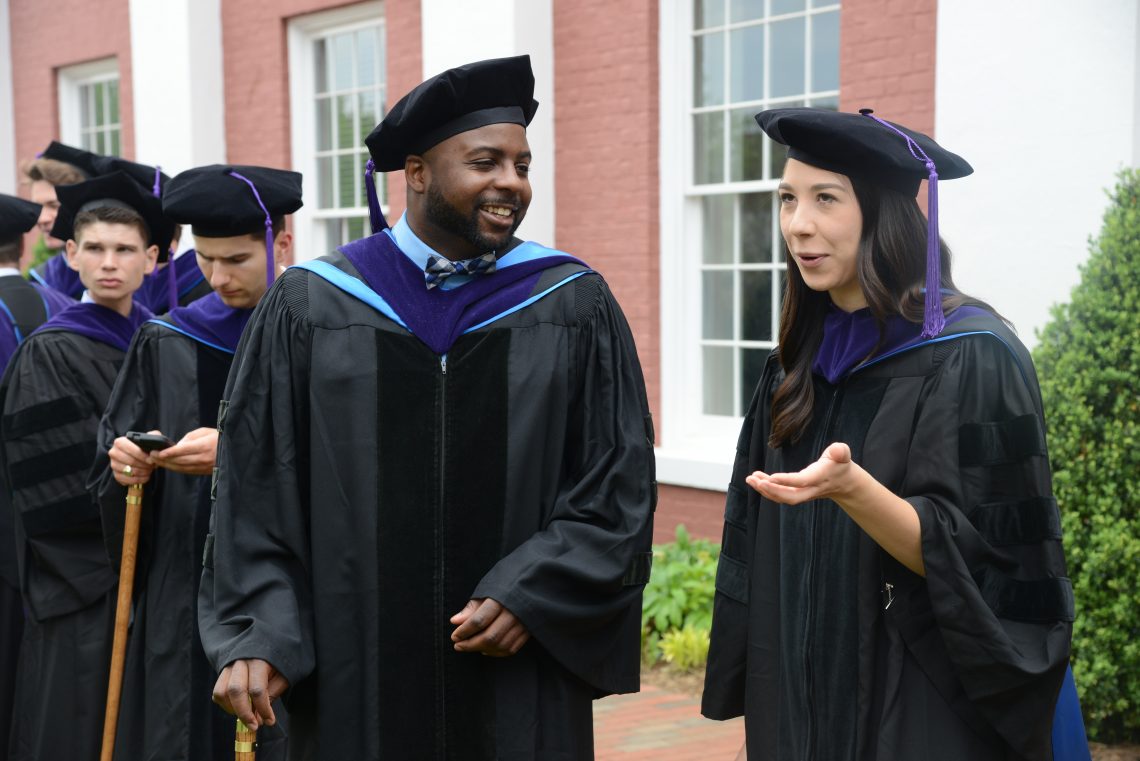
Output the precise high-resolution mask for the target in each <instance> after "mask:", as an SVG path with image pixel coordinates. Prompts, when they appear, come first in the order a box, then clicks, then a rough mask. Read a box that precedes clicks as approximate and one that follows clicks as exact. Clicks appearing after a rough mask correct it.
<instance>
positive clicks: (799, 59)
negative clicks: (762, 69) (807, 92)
mask: <svg viewBox="0 0 1140 761" xmlns="http://www.w3.org/2000/svg"><path fill="white" fill-rule="evenodd" d="M771 27H772V39H771V43H772V57H771V65H770V67H769V71H770V72H771V79H772V83H771V84H772V88H771V92H770V93H769V95H770V96H771V97H773V98H779V97H782V96H784V95H797V94H799V93H802V92H803V91H804V18H803V16H800V17H798V18H791V19H788V20H787V21H776V22H773V23H772V24H771Z"/></svg>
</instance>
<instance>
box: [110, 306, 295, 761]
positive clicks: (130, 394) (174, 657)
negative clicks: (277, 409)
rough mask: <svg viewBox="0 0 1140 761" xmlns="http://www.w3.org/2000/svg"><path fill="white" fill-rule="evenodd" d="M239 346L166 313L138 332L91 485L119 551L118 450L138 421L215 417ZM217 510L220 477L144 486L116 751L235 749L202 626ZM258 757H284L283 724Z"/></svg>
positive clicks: (173, 754) (164, 426)
mask: <svg viewBox="0 0 1140 761" xmlns="http://www.w3.org/2000/svg"><path fill="white" fill-rule="evenodd" d="M232 360H233V355H232V354H230V353H228V352H226V351H224V350H223V349H222V348H220V347H218V348H215V347H213V346H209V345H207V344H206V343H203V342H201V341H197V340H195V339H193V338H191V337H189V336H188V335H186V334H184V333H182V332H179V331H177V330H173V329H171V328H168V327H165V326H163V325H158V324H155V323H153V322H152V323H146V324H144V325H143V326H142V327H141V328H139V331H138V333H136V334H135V338H134V341H133V342H132V343H131V347H130V349H128V350H127V356H126V360H125V362H124V363H123V368H122V370H121V371H120V372H119V376H118V379H117V380H116V382H115V387H114V389H113V391H112V392H111V397H110V401H108V403H107V409H106V412H105V413H104V415H103V419H102V422H101V423H100V425H99V433H98V454H97V455H96V458H95V465H94V468H93V469H92V471H91V474H92V479H91V482H90V484H89V486H90V488H91V489H92V490H93V491H94V492H95V494H96V495H97V496H98V500H99V506H100V510H101V512H102V519H103V530H104V537H105V540H106V542H107V550H108V553H109V555H110V557H111V559H112V561H113V563H114V565H115V567H116V570H117V569H118V560H119V558H120V557H121V556H122V539H123V520H124V518H125V515H126V511H125V508H124V505H125V502H124V498H125V497H126V489H125V488H124V487H122V486H120V485H119V484H118V483H117V482H116V481H115V479H114V476H113V475H112V474H111V470H110V466H109V459H108V457H107V450H109V449H110V448H111V446H112V445H113V444H114V441H115V438H116V437H118V436H122V435H123V434H124V433H126V432H127V431H150V430H155V429H157V430H160V431H162V432H163V433H165V434H166V435H167V436H169V437H171V438H172V439H175V440H178V439H180V438H181V437H182V436H184V435H185V434H187V433H189V432H190V431H192V430H194V429H196V428H202V427H211V428H212V427H214V426H215V425H216V422H217V412H218V403H219V402H220V401H221V398H222V391H223V389H224V388H225V383H226V376H227V374H228V373H229V370H230V362H231V361H232ZM209 517H210V479H209V477H208V476H192V475H185V474H182V473H174V472H172V471H168V470H164V469H162V468H159V469H157V470H156V471H155V474H154V476H153V477H152V478H151V480H150V481H149V482H148V483H147V484H146V486H145V487H144V490H143V512H142V520H141V523H140V529H139V554H138V565H137V566H136V568H135V587H134V598H135V599H134V608H133V611H132V612H133V615H132V618H131V628H130V637H129V639H128V640H127V655H126V665H125V669H124V677H123V693H122V701H121V704H120V711H119V727H118V734H117V736H116V740H115V758H116V759H121V760H122V761H127V760H128V759H129V760H130V761H174V760H175V759H178V760H180V761H197V760H198V759H215V758H224V757H226V756H227V754H230V753H233V739H234V720H233V717H231V716H229V715H228V714H226V713H225V712H224V711H222V709H221V708H219V707H217V706H216V705H214V704H213V701H212V700H211V690H212V689H213V686H214V680H215V678H216V676H217V675H216V673H215V672H214V669H213V667H212V666H211V665H210V664H209V662H208V661H207V659H206V654H205V652H203V650H202V644H201V640H200V639H199V637H198V619H197V599H198V582H199V579H200V577H201V575H202V549H203V546H204V544H205V540H206V532H207V528H208V525H209ZM259 741H260V747H259V748H258V759H259V760H260V759H267V760H269V759H273V758H284V748H283V746H282V744H281V730H280V729H278V728H270V729H266V730H263V731H262V732H261V733H260V736H259Z"/></svg>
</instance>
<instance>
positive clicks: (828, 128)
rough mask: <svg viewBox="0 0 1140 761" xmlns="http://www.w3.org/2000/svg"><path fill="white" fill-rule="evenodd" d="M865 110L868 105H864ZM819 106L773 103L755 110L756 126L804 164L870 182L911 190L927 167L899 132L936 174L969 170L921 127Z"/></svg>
mask: <svg viewBox="0 0 1140 761" xmlns="http://www.w3.org/2000/svg"><path fill="white" fill-rule="evenodd" d="M864 110H867V109H864ZM870 113H871V112H870V111H869V110H867V114H862V113H860V114H848V113H843V112H839V111H827V110H824V109H817V108H774V109H771V110H769V111H761V112H760V113H758V114H756V121H757V122H758V123H759V124H760V129H762V130H764V132H765V133H767V135H768V137H770V138H772V139H773V140H775V141H776V142H777V143H783V144H784V145H786V146H788V157H789V158H793V159H796V160H798V161H802V162H804V163H805V164H811V165H812V166H815V167H819V168H820V169H826V170H828V171H829V172H837V173H839V174H844V175H848V176H850V175H856V176H858V177H860V178H863V179H866V180H868V181H870V182H874V183H877V184H879V185H885V186H887V187H889V188H892V189H894V190H897V191H899V192H900V193H906V194H908V195H911V196H913V195H915V194H916V193H918V188H919V185H920V183H921V182H922V180H925V179H927V177H928V175H929V171H928V170H927V168H926V166H925V163H924V161H923V160H922V159H921V158H920V156H919V154H918V153H915V152H913V151H912V150H911V149H910V144H909V143H908V142H907V141H906V140H905V139H904V138H903V137H902V135H905V136H906V137H909V138H910V139H911V140H913V141H914V142H915V143H916V144H917V145H918V147H919V148H921V149H922V151H923V152H924V153H925V154H926V155H927V156H929V157H930V159H931V160H932V161H934V164H935V166H937V168H938V178H939V179H942V180H953V179H956V178H958V177H965V176H966V175H968V174H971V173H973V171H974V169H973V167H971V166H970V165H969V164H967V163H966V160H965V159H963V158H962V157H961V156H958V155H955V154H953V153H951V152H950V151H948V150H946V149H945V148H943V147H942V146H940V145H939V144H938V143H936V142H934V141H933V140H931V139H930V138H929V137H927V136H926V135H924V134H922V133H921V132H915V131H914V130H910V129H907V128H906V127H903V126H901V125H898V124H894V123H893V122H887V124H890V126H891V127H894V128H895V129H897V130H898V131H899V132H901V133H902V135H900V134H898V133H897V132H894V131H892V130H891V129H890V128H888V127H887V126H886V125H884V123H883V122H881V121H877V120H876V119H875V118H867V117H868V116H869V115H870Z"/></svg>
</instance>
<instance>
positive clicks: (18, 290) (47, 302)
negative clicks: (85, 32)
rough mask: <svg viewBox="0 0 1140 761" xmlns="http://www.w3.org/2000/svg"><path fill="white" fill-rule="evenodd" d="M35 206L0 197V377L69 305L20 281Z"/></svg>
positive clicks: (3, 653) (9, 595)
mask: <svg viewBox="0 0 1140 761" xmlns="http://www.w3.org/2000/svg"><path fill="white" fill-rule="evenodd" d="M39 217H40V204H38V203H31V202H30V201H25V200H24V199H22V198H16V197H15V196H9V195H4V194H0V373H3V371H4V368H6V367H7V366H8V361H9V360H10V359H11V358H12V355H13V354H14V353H15V351H16V348H17V347H18V346H19V345H20V343H21V342H23V340H24V338H26V337H27V336H28V335H30V334H31V332H32V331H33V330H35V329H36V328H38V327H39V326H40V325H42V324H43V323H44V321H45V320H47V319H48V318H49V317H51V316H52V315H53V314H55V313H56V312H59V311H61V310H62V309H64V308H66V307H67V306H68V305H69V304H72V303H74V302H73V301H72V300H71V299H69V298H67V297H66V296H64V295H63V294H59V293H56V292H55V291H52V290H50V289H47V288H40V287H38V286H35V285H32V284H31V283H29V282H28V281H27V280H25V279H24V278H23V277H22V276H21V275H20V269H19V267H20V256H21V255H22V254H23V251H24V233H26V232H28V231H29V230H31V229H32V228H34V227H35V226H36V222H37V220H38V219H39ZM9 516H10V512H9V511H8V510H0V537H6V536H7V537H10V536H11V527H10V526H6V525H4V521H9V520H10V517H9ZM15 552H16V548H15V546H13V545H10V544H8V543H5V544H4V545H3V546H0V751H2V750H4V749H6V748H7V747H8V726H9V724H10V721H11V716H12V697H13V694H14V690H15V685H16V663H17V660H16V659H17V656H18V655H19V652H20V637H21V635H22V634H23V631H24V610H23V605H22V604H21V603H20V585H19V581H18V580H17V574H16V562H15Z"/></svg>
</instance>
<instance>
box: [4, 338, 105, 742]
mask: <svg viewBox="0 0 1140 761" xmlns="http://www.w3.org/2000/svg"><path fill="white" fill-rule="evenodd" d="M122 361H123V351H122V350H121V349H118V348H116V347H114V346H111V345H109V344H107V343H103V342H101V341H96V340H93V339H91V338H88V337H86V336H83V335H79V334H78V333H74V332H68V331H62V330H49V331H43V332H39V333H36V334H35V335H33V336H31V337H29V338H28V339H27V340H26V341H24V343H23V344H21V346H20V349H19V351H18V352H17V353H16V355H15V357H13V360H12V363H11V364H10V365H9V367H8V371H7V373H6V374H5V376H4V380H3V383H2V384H0V406H2V410H3V419H2V434H3V438H2V442H3V446H2V447H0V450H2V455H3V456H2V460H3V463H2V465H0V472H3V474H4V479H5V481H6V483H5V484H4V492H5V496H4V499H3V505H2V509H3V512H4V513H5V514H6V517H5V524H6V526H5V528H6V532H5V536H4V537H3V539H4V541H5V542H6V543H10V544H9V546H12V545H14V546H15V551H16V552H15V560H16V567H17V569H18V572H19V581H20V587H21V594H22V596H23V601H24V606H25V608H26V609H27V613H28V618H27V620H26V622H25V629H24V634H23V640H22V641H21V646H20V647H21V651H20V663H19V666H18V670H17V675H16V695H15V705H14V709H13V716H12V724H11V732H12V736H11V740H10V744H9V748H8V750H9V756H8V758H9V759H10V761H25V760H27V761H32V760H33V759H35V760H37V761H42V760H43V759H94V758H98V757H99V746H100V741H101V739H102V733H103V707H104V704H105V702H106V696H107V675H108V667H109V663H110V659H111V639H112V627H113V625H114V615H115V590H116V588H117V586H118V577H117V575H116V574H115V572H114V571H113V570H112V568H111V564H110V562H109V561H108V558H107V552H106V550H105V548H104V545H103V531H102V526H101V525H100V521H99V509H98V506H97V505H96V503H95V500H94V499H93V498H92V496H91V494H90V493H89V492H88V491H87V488H86V481H87V473H88V471H89V470H90V469H91V461H92V459H93V458H94V455H95V433H96V429H97V428H98V425H99V418H100V417H101V416H102V414H103V408H104V406H105V405H106V402H107V398H108V396H109V395H110V393H111V386H112V384H113V383H114V380H115V376H116V375H117V374H118V370H119V366H120V364H121V363H122ZM8 490H11V496H10V498H9V496H8ZM9 532H10V533H9Z"/></svg>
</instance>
